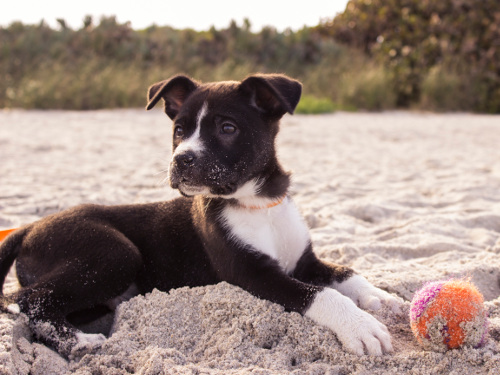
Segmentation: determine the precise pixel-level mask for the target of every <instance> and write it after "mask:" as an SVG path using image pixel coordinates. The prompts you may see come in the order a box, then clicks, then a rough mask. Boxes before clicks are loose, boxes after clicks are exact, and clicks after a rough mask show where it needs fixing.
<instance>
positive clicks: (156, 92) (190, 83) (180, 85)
mask: <svg viewBox="0 0 500 375" xmlns="http://www.w3.org/2000/svg"><path fill="white" fill-rule="evenodd" d="M198 86H199V84H198V82H196V81H194V80H192V79H191V78H189V77H186V76H184V75H177V76H174V77H172V78H170V79H166V80H164V81H161V82H157V83H155V84H154V85H152V86H151V87H150V88H149V90H148V101H149V102H148V105H147V106H146V109H147V110H148V111H149V110H150V109H152V108H153V107H154V106H155V105H156V103H158V101H159V100H160V99H163V100H164V101H165V113H166V114H167V115H168V117H170V118H171V119H172V120H173V119H174V118H175V117H176V116H177V114H178V113H179V110H180V108H181V106H182V104H183V103H184V102H185V100H186V99H187V97H188V96H189V95H190V94H191V93H192V92H193V91H194V90H196V89H197V88H198Z"/></svg>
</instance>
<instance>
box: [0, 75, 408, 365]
mask: <svg viewBox="0 0 500 375" xmlns="http://www.w3.org/2000/svg"><path fill="white" fill-rule="evenodd" d="M301 90H302V86H301V84H300V83H299V82H297V81H295V80H293V79H290V78H288V77H286V76H284V75H278V74H270V75H264V74H257V75H252V76H249V77H248V78H246V79H245V80H243V81H241V82H234V81H230V82H217V83H207V84H201V83H198V82H196V81H194V80H192V79H190V78H188V77H186V76H183V75H178V76H175V77H172V78H170V79H168V80H165V81H162V82H158V83H156V84H154V85H153V86H151V87H150V89H149V92H148V100H149V102H148V105H147V109H148V110H149V109H151V108H153V107H154V106H155V105H156V104H157V103H158V102H159V101H160V100H163V101H164V107H165V113H166V114H167V116H168V117H170V119H172V120H173V155H172V161H171V164H170V170H169V180H170V185H171V186H172V188H174V189H178V190H179V192H180V193H181V195H182V197H179V198H177V199H174V200H172V201H169V202H158V203H150V204H139V205H122V206H99V205H82V206H78V207H75V208H73V209H69V210H66V211H63V212H61V213H58V214H54V215H51V216H48V217H46V218H43V219H41V220H39V221H37V222H35V223H33V224H30V225H27V226H26V227H24V228H21V229H20V230H18V231H16V232H14V233H13V234H11V235H10V236H9V237H8V238H7V239H6V240H5V241H4V242H3V244H2V245H1V248H0V281H1V284H0V285H3V281H4V279H5V276H6V274H7V272H8V270H9V268H10V266H11V265H12V264H13V262H14V260H17V262H16V268H17V275H18V279H19V282H20V284H21V286H22V287H21V289H20V290H19V291H18V292H16V293H15V294H13V295H10V296H3V295H2V297H1V300H0V301H1V304H0V305H1V306H2V307H3V309H4V310H9V311H15V310H20V311H21V312H23V313H24V314H26V315H27V316H28V318H29V324H30V328H31V329H32V331H33V333H34V334H35V336H36V337H37V338H38V339H39V340H41V341H42V342H45V343H46V344H48V345H50V346H52V347H53V348H55V349H56V350H57V351H59V352H60V353H61V354H62V355H64V356H70V354H71V352H72V349H73V348H74V347H75V346H76V345H78V344H81V343H88V342H90V343H95V344H97V345H99V344H100V343H101V342H102V341H104V340H105V337H104V336H103V335H102V334H85V333H83V332H81V331H80V330H78V329H77V328H76V327H75V326H74V325H73V324H72V323H71V320H72V319H71V317H74V316H76V315H78V314H80V315H82V314H85V313H87V312H90V311H93V310H98V309H99V308H101V307H103V306H116V304H118V303H119V302H120V301H122V300H124V299H127V298H130V296H132V295H134V294H136V293H147V292H150V291H151V290H152V289H153V288H157V289H160V290H163V291H168V290H170V289H172V288H178V287H182V286H190V287H195V286H201V285H207V284H214V283H217V282H220V281H226V282H229V283H232V284H234V285H237V286H239V287H241V288H243V289H245V290H247V291H249V292H250V293H252V294H253V295H255V296H257V297H259V298H264V299H267V300H270V301H272V302H275V303H278V304H280V305H282V306H283V307H284V308H285V309H286V310H288V311H297V312H299V313H301V314H303V315H305V316H307V317H309V318H311V319H312V320H314V321H315V322H317V323H319V324H322V325H324V326H327V327H329V328H330V329H331V330H333V332H335V334H336V335H337V337H338V339H339V340H340V341H341V343H342V344H343V345H344V347H345V349H347V350H348V351H350V352H352V353H355V354H359V355H362V354H364V353H366V354H371V355H381V354H383V353H384V352H390V351H391V350H392V347H391V339H390V336H389V333H388V330H387V328H386V327H385V326H384V325H383V324H382V323H380V322H379V321H377V320H376V319H375V318H374V317H373V316H371V315H370V314H368V313H367V312H365V311H363V310H361V309H360V308H359V307H361V308H378V307H379V306H380V304H381V303H385V304H389V305H390V306H391V307H393V308H394V309H397V308H398V304H399V303H400V300H399V299H398V297H395V296H392V295H390V294H388V293H386V292H384V291H382V290H380V289H377V288H375V287H374V286H372V285H371V284H369V283H368V282H367V281H366V279H365V278H363V277H362V276H360V275H357V274H355V273H354V272H353V270H352V269H350V268H347V267H343V266H339V265H335V264H331V263H327V262H325V261H322V260H319V259H318V258H317V257H316V256H315V255H314V253H313V250H312V246H311V239H310V237H309V234H308V229H307V226H306V224H305V223H304V220H303V219H302V217H301V215H300V213H299V211H298V210H297V208H296V206H295V205H294V203H293V201H292V199H291V198H290V196H289V195H288V188H289V184H290V176H289V174H288V173H286V172H285V171H284V170H283V168H282V167H281V165H280V164H279V162H278V159H277V157H276V149H275V138H276V135H277V133H278V128H279V120H280V118H281V117H282V116H283V115H284V114H285V113H287V112H288V113H290V114H291V113H293V111H294V109H295V107H296V105H297V103H298V101H299V99H300V95H301ZM358 306H359V307H358Z"/></svg>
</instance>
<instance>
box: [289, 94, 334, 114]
mask: <svg viewBox="0 0 500 375" xmlns="http://www.w3.org/2000/svg"><path fill="white" fill-rule="evenodd" d="M336 109H337V106H336V105H335V104H334V103H333V102H332V101H331V100H330V99H328V98H321V99H319V98H316V97H315V96H312V95H304V96H302V98H301V99H300V102H299V104H298V105H297V108H296V110H295V112H296V113H301V114H308V115H309V114H319V113H330V112H334V111H335V110H336Z"/></svg>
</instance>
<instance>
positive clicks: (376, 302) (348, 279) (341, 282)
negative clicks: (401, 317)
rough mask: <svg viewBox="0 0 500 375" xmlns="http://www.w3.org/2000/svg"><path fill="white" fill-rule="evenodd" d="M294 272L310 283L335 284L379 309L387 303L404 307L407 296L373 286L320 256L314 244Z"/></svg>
mask: <svg viewBox="0 0 500 375" xmlns="http://www.w3.org/2000/svg"><path fill="white" fill-rule="evenodd" d="M292 276H293V277H295V278H297V279H299V280H301V281H304V282H306V283H311V284H314V285H322V286H327V287H330V288H333V289H335V290H337V291H339V292H340V293H342V294H343V295H345V296H347V297H349V298H350V299H351V300H352V301H353V302H354V303H355V304H356V305H357V306H359V307H361V308H362V309H370V310H378V309H380V308H381V307H382V305H386V306H388V307H389V308H390V309H391V310H392V311H393V312H394V313H399V312H400V311H401V309H400V306H401V305H402V304H403V300H402V299H401V298H400V297H398V296H395V295H393V294H390V293H387V292H386V291H385V290H382V289H379V288H377V287H375V286H373V285H372V284H370V283H369V282H368V280H366V279H365V278H364V277H363V276H361V275H358V274H356V273H355V272H354V271H353V270H352V269H350V268H348V267H345V266H339V265H336V264H332V263H329V262H325V261H322V260H320V259H318V258H317V257H316V255H314V253H313V251H312V248H311V247H309V248H308V249H306V251H305V252H304V254H303V255H302V257H301V259H300V260H299V262H297V266H296V267H295V270H294V271H293V274H292Z"/></svg>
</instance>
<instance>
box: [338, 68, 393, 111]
mask: <svg viewBox="0 0 500 375" xmlns="http://www.w3.org/2000/svg"><path fill="white" fill-rule="evenodd" d="M340 90H341V93H340V104H341V105H342V106H343V107H346V108H362V109H366V110H370V111H381V110H386V109H391V108H395V106H396V95H395V93H394V90H393V78H392V76H391V74H390V73H389V72H388V71H387V70H385V69H384V68H381V67H377V66H374V67H366V68H365V69H364V70H361V71H358V72H350V73H348V74H345V75H344V76H343V77H342V79H341V81H340Z"/></svg>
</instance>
